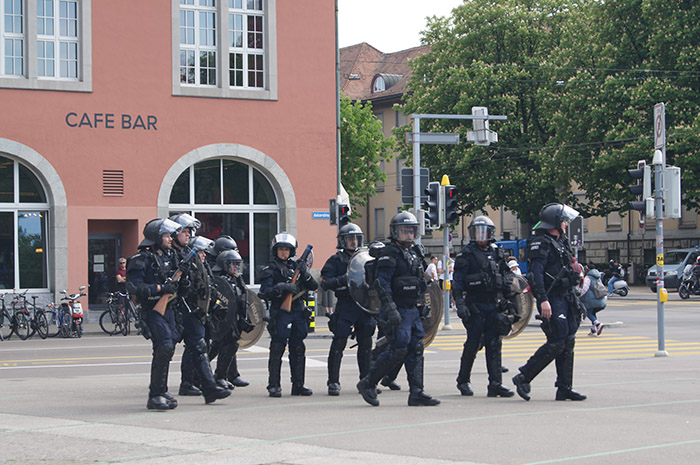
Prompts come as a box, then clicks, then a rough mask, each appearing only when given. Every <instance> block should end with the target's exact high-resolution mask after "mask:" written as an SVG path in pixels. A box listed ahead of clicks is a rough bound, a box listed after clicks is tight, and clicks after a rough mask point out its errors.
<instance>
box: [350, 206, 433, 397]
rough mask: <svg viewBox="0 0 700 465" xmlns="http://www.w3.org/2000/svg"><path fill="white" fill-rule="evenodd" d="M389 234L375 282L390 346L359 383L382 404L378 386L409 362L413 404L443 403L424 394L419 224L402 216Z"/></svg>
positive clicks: (396, 218) (366, 394) (396, 217)
mask: <svg viewBox="0 0 700 465" xmlns="http://www.w3.org/2000/svg"><path fill="white" fill-rule="evenodd" d="M389 232H390V235H389V237H390V238H391V242H390V243H389V244H387V245H386V247H383V248H381V249H380V252H379V257H378V258H377V282H376V283H375V288H376V290H377V292H378V294H379V299H380V301H381V304H382V308H381V310H380V312H379V319H380V320H381V321H380V324H382V325H383V326H384V333H385V335H386V337H387V339H388V341H389V348H388V350H386V351H385V352H383V353H381V354H380V355H379V357H378V358H377V360H376V362H375V364H374V366H372V367H371V368H370V371H369V374H368V375H367V376H365V377H364V378H362V379H361V380H360V382H359V383H357V389H358V391H359V392H360V394H361V395H362V398H363V399H364V400H365V402H367V403H368V404H370V405H373V406H378V405H379V399H377V383H378V382H379V381H380V380H381V379H382V378H383V377H384V376H385V375H387V374H389V373H391V372H392V370H393V369H395V368H396V366H397V365H400V364H402V363H405V366H406V371H407V373H408V384H409V387H410V393H409V395H408V405H410V406H433V405H438V404H439V403H440V401H439V400H438V399H435V398H433V397H431V396H430V395H429V394H427V393H426V392H425V391H423V362H424V360H423V337H424V336H425V332H424V331H423V324H422V322H421V318H420V312H419V310H418V307H417V303H418V301H419V299H420V298H421V297H422V296H423V295H424V294H425V291H426V289H427V285H426V282H425V275H424V267H423V262H422V260H421V259H420V258H419V257H418V254H417V253H416V251H415V250H414V248H413V246H414V241H415V240H416V239H417V237H418V221H417V220H416V217H415V216H414V215H413V214H412V213H409V212H401V213H398V214H396V215H394V217H393V218H392V219H391V223H390V225H389Z"/></svg>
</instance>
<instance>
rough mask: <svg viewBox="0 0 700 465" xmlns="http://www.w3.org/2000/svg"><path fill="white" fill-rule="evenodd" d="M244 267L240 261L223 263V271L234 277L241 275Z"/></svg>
mask: <svg viewBox="0 0 700 465" xmlns="http://www.w3.org/2000/svg"><path fill="white" fill-rule="evenodd" d="M244 267H245V265H244V264H243V262H242V261H240V260H226V262H225V263H224V269H225V270H226V272H227V273H228V274H232V275H235V276H238V275H242V274H243V270H244V269H245V268H244Z"/></svg>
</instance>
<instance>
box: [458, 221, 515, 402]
mask: <svg viewBox="0 0 700 465" xmlns="http://www.w3.org/2000/svg"><path fill="white" fill-rule="evenodd" d="M495 233H496V226H495V225H494V224H493V221H491V220H490V219H489V218H488V217H486V216H477V217H476V218H474V219H473V220H472V222H471V224H470V225H469V238H470V240H471V241H470V242H469V244H467V245H466V246H465V247H464V249H463V250H462V251H461V252H460V253H459V255H457V258H456V259H455V271H454V281H453V284H452V285H453V293H454V299H455V303H456V305H457V315H458V316H459V317H460V318H461V319H462V322H463V323H464V326H465V327H466V328H467V340H466V342H465V343H464V350H463V351H462V358H461V360H460V366H459V374H458V375H457V389H459V392H460V393H461V394H462V395H463V396H473V395H474V391H473V389H472V384H471V372H472V367H473V365H474V359H475V358H476V354H477V352H479V349H480V348H481V345H482V343H483V345H484V346H485V347H486V370H487V371H488V374H489V384H488V388H487V396H488V397H513V395H514V392H513V391H511V390H510V389H508V388H507V387H505V386H504V385H503V384H502V371H501V346H502V342H501V336H502V335H505V334H507V333H508V332H509V331H510V321H509V320H508V316H506V315H503V313H502V310H503V309H504V303H503V301H504V300H505V299H506V298H507V297H509V296H510V294H511V291H510V284H511V279H510V278H509V277H508V276H507V273H508V272H509V268H508V265H507V264H506V261H505V253H504V252H503V249H502V248H501V247H499V246H497V245H496V244H494V242H495V241H496V238H495ZM504 332H505V334H504Z"/></svg>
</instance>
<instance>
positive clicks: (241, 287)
mask: <svg viewBox="0 0 700 465" xmlns="http://www.w3.org/2000/svg"><path fill="white" fill-rule="evenodd" d="M226 237H228V236H226ZM229 239H230V237H229ZM217 240H218V239H217ZM231 240H233V239H231ZM234 244H235V242H234ZM237 249H238V247H236V248H235V249H222V251H221V252H219V253H218V255H217V256H216V265H215V266H214V268H213V269H212V270H213V271H214V272H215V273H216V274H217V275H219V276H221V277H222V278H223V279H224V280H225V281H226V283H228V285H229V286H230V289H231V291H232V294H233V296H234V300H235V304H234V309H233V310H231V309H230V308H229V309H227V310H228V311H235V315H233V318H231V319H230V320H229V321H232V325H231V328H229V329H227V330H226V332H225V334H223V335H222V336H221V338H220V339H214V340H212V344H211V348H210V351H209V353H210V356H212V357H213V356H218V358H217V360H216V372H215V375H216V382H217V383H218V384H219V385H220V386H226V387H228V388H229V389H233V388H234V387H245V386H248V385H249V384H250V383H249V382H248V381H246V380H245V379H243V378H242V377H241V374H240V373H239V372H238V361H237V357H236V354H237V352H238V341H239V340H240V339H241V334H242V331H250V330H252V329H254V327H253V325H252V324H251V323H250V321H249V320H248V316H247V309H248V289H247V288H246V286H245V283H244V282H243V271H244V266H245V265H244V264H243V258H242V257H241V255H240V254H239V253H238V250H237ZM214 354H216V355H214Z"/></svg>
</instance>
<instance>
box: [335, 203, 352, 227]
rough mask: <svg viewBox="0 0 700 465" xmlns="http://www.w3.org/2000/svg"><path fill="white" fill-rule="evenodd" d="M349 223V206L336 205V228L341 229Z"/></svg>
mask: <svg viewBox="0 0 700 465" xmlns="http://www.w3.org/2000/svg"><path fill="white" fill-rule="evenodd" d="M349 222H350V205H347V204H344V203H339V204H338V227H340V228H342V227H343V226H345V225H346V224H348V223H349Z"/></svg>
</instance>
